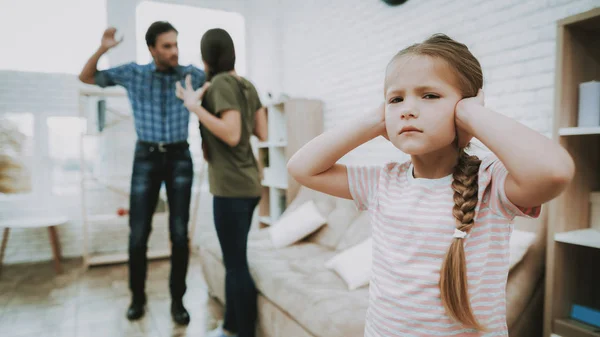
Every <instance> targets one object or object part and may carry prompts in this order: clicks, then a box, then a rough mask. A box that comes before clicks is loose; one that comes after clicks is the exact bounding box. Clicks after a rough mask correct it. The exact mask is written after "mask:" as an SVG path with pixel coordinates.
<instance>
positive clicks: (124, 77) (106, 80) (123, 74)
mask: <svg viewBox="0 0 600 337" xmlns="http://www.w3.org/2000/svg"><path fill="white" fill-rule="evenodd" d="M134 67H135V63H134V62H131V63H126V64H123V65H120V66H118V67H114V68H110V69H106V70H100V71H97V72H96V74H95V75H94V80H95V82H96V85H97V86H99V87H101V88H105V87H111V86H115V85H121V86H123V87H125V88H127V86H129V84H130V83H131V81H132V80H133V75H134Z"/></svg>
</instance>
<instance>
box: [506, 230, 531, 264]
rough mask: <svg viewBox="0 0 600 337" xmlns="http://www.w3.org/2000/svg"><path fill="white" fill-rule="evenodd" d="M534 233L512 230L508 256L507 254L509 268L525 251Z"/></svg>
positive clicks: (519, 259)
mask: <svg viewBox="0 0 600 337" xmlns="http://www.w3.org/2000/svg"><path fill="white" fill-rule="evenodd" d="M535 236H536V234H535V233H532V232H526V231H520V230H516V229H515V230H513V232H512V234H511V236H510V242H509V247H510V256H509V270H510V269H512V268H513V267H514V266H515V265H516V264H517V263H519V261H521V259H523V256H525V253H527V250H528V249H529V246H531V244H532V243H533V241H534V240H535Z"/></svg>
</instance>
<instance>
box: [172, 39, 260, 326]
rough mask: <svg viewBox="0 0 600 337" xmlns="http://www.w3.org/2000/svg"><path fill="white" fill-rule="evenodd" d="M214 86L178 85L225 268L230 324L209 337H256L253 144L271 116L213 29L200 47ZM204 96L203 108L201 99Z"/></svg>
mask: <svg viewBox="0 0 600 337" xmlns="http://www.w3.org/2000/svg"><path fill="white" fill-rule="evenodd" d="M200 45H201V46H200V49H201V53H202V60H203V61H204V69H205V71H206V74H207V80H208V81H211V82H212V84H210V87H208V89H207V87H206V86H204V87H203V88H200V89H198V90H197V91H194V90H193V89H192V85H191V80H190V79H189V78H188V79H186V88H185V89H183V88H182V87H181V86H180V85H179V83H177V89H176V90H177V95H178V97H179V98H181V99H183V101H184V104H185V106H186V107H187V108H188V109H189V110H190V111H191V112H193V113H195V114H196V115H197V116H198V119H199V121H200V131H201V135H202V143H203V146H202V147H203V149H204V156H205V158H206V159H207V160H208V175H209V184H210V193H211V194H212V195H213V196H214V199H213V213H214V222H215V227H216V231H217V235H218V237H219V243H220V244H221V251H222V253H223V261H224V264H225V269H226V275H225V297H226V303H225V321H224V323H223V326H222V327H219V328H218V329H216V330H214V331H212V332H211V333H210V334H209V336H215V337H216V336H235V334H236V333H238V334H239V336H240V337H253V336H254V332H255V320H256V310H257V309H256V288H255V285H254V281H253V280H252V277H251V276H250V272H249V270H248V261H247V258H246V247H247V241H248V231H249V230H250V225H251V222H252V214H253V212H254V208H255V207H256V205H257V204H258V201H259V199H260V196H261V193H262V188H261V185H260V180H259V174H258V165H257V162H256V158H255V156H254V154H253V152H252V148H251V146H250V137H251V136H252V135H253V134H254V135H256V136H257V137H258V138H259V139H260V140H263V141H264V140H266V139H267V115H266V110H265V109H264V108H263V107H262V105H261V102H260V98H259V97H258V94H257V92H256V89H255V88H254V86H253V85H252V83H250V82H249V81H248V80H246V79H244V78H242V77H240V76H239V75H237V73H236V72H235V69H234V65H235V50H234V45H233V40H232V39H231V36H230V35H229V34H228V33H227V32H226V31H225V30H223V29H211V30H209V31H207V32H206V33H205V34H204V36H203V37H202V41H201V43H200ZM205 92H206V94H205V97H204V99H203V100H202V105H200V104H199V100H200V99H201V98H202V96H203V95H204V93H205Z"/></svg>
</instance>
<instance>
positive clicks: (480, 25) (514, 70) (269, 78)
mask: <svg viewBox="0 0 600 337" xmlns="http://www.w3.org/2000/svg"><path fill="white" fill-rule="evenodd" d="M162 1H163V2H170V3H175V4H188V5H196V6H200V7H204V8H212V9H223V10H229V11H237V12H240V13H242V14H243V15H244V16H245V18H246V23H247V27H246V28H247V38H246V45H247V65H248V77H249V78H250V79H251V80H253V82H254V83H255V84H256V85H257V87H258V90H259V92H260V93H261V94H264V93H265V92H267V91H271V92H273V93H275V94H276V95H277V94H278V93H279V92H285V93H287V94H289V95H291V96H300V97H310V98H319V99H322V100H323V101H324V102H325V128H326V129H328V128H331V127H333V126H335V125H337V124H338V123H340V122H341V121H343V120H345V119H347V118H349V117H351V116H353V115H355V114H357V113H360V112H362V111H364V110H365V109H368V108H369V107H371V106H374V105H375V104H377V102H379V100H380V99H381V97H382V96H381V95H382V84H383V71H384V68H385V66H386V64H387V62H388V61H389V59H390V58H391V57H392V56H393V55H394V54H395V53H396V52H397V51H398V50H400V49H401V48H403V47H406V46H407V45H409V44H411V43H414V42H418V41H420V40H422V39H424V38H426V37H427V36H428V35H430V34H431V33H434V32H444V33H446V34H448V35H450V36H451V37H453V38H456V39H458V40H460V41H462V42H464V43H466V44H467V45H468V46H469V47H470V48H471V49H472V51H473V53H474V54H475V56H476V57H478V58H479V60H480V62H481V63H482V65H483V70H484V76H485V88H484V89H485V91H486V103H487V105H488V106H490V107H492V108H494V109H496V110H498V111H499V112H502V113H505V114H507V115H509V116H511V117H514V118H516V119H518V120H519V121H522V122H523V123H525V124H527V125H529V126H531V127H533V128H534V129H536V130H538V131H540V132H543V133H544V134H547V135H549V134H550V131H551V122H552V106H553V100H554V89H553V84H554V82H553V79H554V61H555V40H556V31H555V21H556V20H558V19H560V18H562V17H564V16H568V15H572V14H576V13H579V12H583V11H586V10H588V9H591V8H593V7H594V6H599V5H600V3H599V2H598V0H571V1H567V0H528V1H517V0H506V1H494V0H464V1H450V0H419V1H417V0H408V1H407V3H406V4H404V5H402V6H399V7H388V6H387V5H385V4H384V3H383V2H381V1H378V0H369V1H366V0H330V1H321V0H304V1H296V0H181V1H168V0H162ZM107 2H108V3H107V4H108V9H107V12H108V24H110V25H114V26H117V27H118V28H119V31H120V32H121V33H123V34H124V35H125V36H126V39H125V40H124V42H123V43H122V45H120V46H119V48H117V49H115V50H113V51H111V52H110V53H109V55H108V58H109V61H110V64H111V65H115V64H119V63H123V62H129V61H131V60H134V59H135V42H134V38H133V37H134V36H135V20H134V18H135V6H136V4H137V3H138V0H107ZM90 39H97V40H98V41H99V40H100V36H92V37H90ZM92 52H93V50H90V54H91V53H92ZM80 86H81V85H80V84H79V83H78V81H77V80H76V78H75V76H74V75H65V74H41V73H23V72H13V71H0V114H1V113H3V112H19V111H22V112H34V113H40V114H42V113H49V112H51V113H60V114H66V115H75V114H76V113H77V90H78V88H79V87H80ZM400 157H403V156H402V155H401V154H399V153H398V152H397V151H396V150H395V149H394V148H393V147H391V146H389V145H388V144H386V143H385V142H382V141H373V142H371V143H369V144H366V145H364V146H362V147H360V148H358V149H357V150H356V151H354V152H353V153H351V154H350V155H349V156H348V157H347V158H344V160H347V161H353V162H367V161H369V162H383V161H387V160H389V159H392V158H400ZM41 169H43V168H41ZM202 198H203V199H202V200H203V203H202V206H201V214H200V218H201V221H202V226H205V225H210V224H211V223H212V214H211V206H210V199H209V195H208V194H204V195H203V196H202ZM77 201H78V200H76V199H73V198H66V199H61V200H53V205H52V206H53V207H54V208H55V210H56V211H57V212H66V213H67V214H69V215H70V216H72V218H73V221H72V222H71V224H69V225H68V226H65V227H63V228H61V229H60V236H61V240H62V243H63V253H64V255H65V256H78V255H80V254H81V224H80V219H79V216H80V211H79V208H78V206H74V205H77ZM47 206H48V205H44V204H33V205H26V206H25V208H23V207H21V208H15V207H11V205H0V214H2V215H3V216H4V215H9V214H15V213H23V212H32V209H35V208H41V209H43V208H45V207H47ZM122 235H127V229H126V228H124V229H123V233H122ZM47 240H48V239H47V234H46V232H45V231H43V230H19V231H13V232H12V233H11V238H10V241H9V245H8V250H7V256H6V257H5V262H6V263H16V262H23V261H35V260H47V259H50V256H51V253H50V249H49V245H48V241H47Z"/></svg>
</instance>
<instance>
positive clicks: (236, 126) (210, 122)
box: [187, 105, 242, 147]
mask: <svg viewBox="0 0 600 337" xmlns="http://www.w3.org/2000/svg"><path fill="white" fill-rule="evenodd" d="M187 108H188V110H189V111H190V112H193V113H194V114H196V116H198V120H199V121H200V123H202V124H203V125H204V126H205V127H206V128H207V129H208V130H209V131H210V132H212V133H213V134H214V135H215V136H217V138H219V139H220V140H222V141H223V142H225V143H226V144H227V145H229V146H231V147H234V146H237V145H238V144H239V143H240V139H241V138H242V122H241V115H240V112H239V111H237V110H227V111H224V112H222V113H221V118H219V117H217V116H215V115H213V114H211V113H210V112H208V111H207V110H206V109H204V108H203V107H202V106H200V105H195V106H189V107H187Z"/></svg>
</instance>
